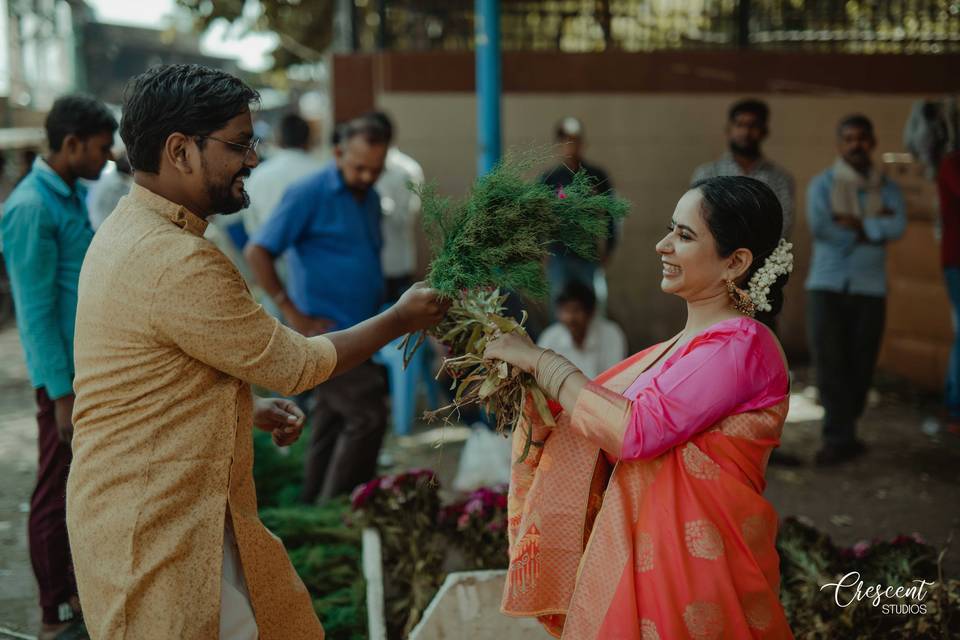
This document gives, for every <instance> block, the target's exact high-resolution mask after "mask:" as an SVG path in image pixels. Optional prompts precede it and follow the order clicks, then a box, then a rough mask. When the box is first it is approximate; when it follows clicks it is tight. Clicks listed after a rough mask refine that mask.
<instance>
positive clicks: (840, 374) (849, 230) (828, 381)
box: [806, 115, 906, 466]
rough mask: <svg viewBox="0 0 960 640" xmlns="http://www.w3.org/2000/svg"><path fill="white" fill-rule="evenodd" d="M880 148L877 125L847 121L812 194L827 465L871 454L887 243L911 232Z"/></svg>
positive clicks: (814, 312) (814, 336) (814, 347)
mask: <svg viewBox="0 0 960 640" xmlns="http://www.w3.org/2000/svg"><path fill="white" fill-rule="evenodd" d="M876 144H877V142H876V139H875V138H874V135H873V124H872V123H871V122H870V120H868V119H867V118H866V117H865V116H862V115H851V116H847V117H846V118H844V119H843V120H841V121H840V124H839V125H838V127H837V151H838V152H839V154H840V157H839V158H837V160H836V161H835V162H834V164H833V166H832V167H830V168H829V169H827V170H826V171H824V172H823V173H821V174H819V175H818V176H815V177H814V178H813V180H811V181H810V186H809V187H808V188H807V222H808V224H809V225H810V233H811V235H812V236H813V257H812V260H811V265H810V273H809V275H808V277H807V282H806V289H807V301H808V319H807V322H808V327H809V331H810V347H811V351H812V354H813V363H814V367H815V368H816V376H817V387H818V388H819V391H820V402H821V404H822V405H823V408H824V411H825V414H824V419H823V448H821V449H820V451H819V452H817V455H816V463H817V464H818V465H820V466H825V465H833V464H839V463H842V462H845V461H848V460H851V459H853V458H855V457H857V456H858V455H860V454H862V453H863V452H864V451H865V446H864V444H863V443H862V442H861V441H860V440H858V439H857V438H856V425H857V420H859V418H860V416H861V415H862V413H863V409H864V405H865V403H866V399H867V392H868V391H869V390H870V383H871V381H872V379H873V370H874V366H875V365H876V360H877V353H878V352H879V350H880V341H881V339H882V338H883V324H884V316H885V312H886V304H885V297H886V294H887V283H886V254H887V250H886V243H887V242H890V241H891V240H896V239H897V238H899V237H901V236H902V235H903V232H904V229H905V228H906V211H905V208H904V203H903V196H902V194H901V193H900V189H899V187H897V185H896V184H894V183H893V182H892V181H891V180H888V179H887V178H885V177H884V176H883V174H882V173H881V172H880V171H879V170H878V169H877V168H876V167H874V166H873V162H872V160H871V154H872V153H873V150H874V148H875V147H876Z"/></svg>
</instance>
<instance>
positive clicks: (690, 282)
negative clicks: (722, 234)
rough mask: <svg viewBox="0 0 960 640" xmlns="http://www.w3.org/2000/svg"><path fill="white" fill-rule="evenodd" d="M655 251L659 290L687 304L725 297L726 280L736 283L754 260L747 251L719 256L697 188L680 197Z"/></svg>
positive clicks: (737, 251) (738, 250) (742, 250)
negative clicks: (660, 272) (660, 273)
mask: <svg viewBox="0 0 960 640" xmlns="http://www.w3.org/2000/svg"><path fill="white" fill-rule="evenodd" d="M656 249H657V253H659V254H660V261H661V264H662V266H663V279H662V280H661V281H660V288H661V289H662V290H663V291H664V292H666V293H672V294H674V295H677V296H680V297H681V298H683V299H684V300H686V301H687V302H695V301H697V300H704V299H708V298H712V297H715V296H717V295H725V294H726V280H728V279H732V280H734V281H737V280H738V279H739V278H740V277H741V276H742V275H743V274H744V273H746V270H747V269H748V268H749V266H750V262H751V261H752V259H753V256H752V254H751V253H750V251H749V250H748V249H737V250H736V251H734V252H733V253H732V254H731V255H729V256H726V257H722V256H721V255H720V254H719V252H718V251H717V242H716V239H715V238H714V237H713V234H712V233H711V232H710V227H709V226H708V225H707V220H706V218H705V217H704V208H703V196H702V195H701V194H700V191H699V190H697V189H691V190H690V191H687V192H686V193H685V194H684V195H683V197H682V198H680V201H679V202H678V203H677V208H676V209H675V210H674V212H673V218H672V219H671V220H670V225H669V232H668V233H667V235H666V236H664V237H663V239H662V240H660V242H658V243H657V247H656ZM741 286H743V285H742V283H741Z"/></svg>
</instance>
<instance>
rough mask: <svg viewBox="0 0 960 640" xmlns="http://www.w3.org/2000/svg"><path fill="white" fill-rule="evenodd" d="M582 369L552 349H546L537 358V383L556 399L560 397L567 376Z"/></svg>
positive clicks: (535, 374)
mask: <svg viewBox="0 0 960 640" xmlns="http://www.w3.org/2000/svg"><path fill="white" fill-rule="evenodd" d="M578 371H580V370H579V369H577V367H576V366H574V364H573V363H571V362H570V361H569V360H567V359H566V358H564V357H563V356H561V355H560V354H558V353H556V352H554V351H552V350H551V349H544V350H543V353H541V354H540V357H539V358H537V367H536V371H535V372H534V377H535V378H536V379H537V384H539V385H540V388H541V389H543V390H544V392H546V394H547V395H548V396H550V397H551V398H554V399H558V398H559V397H560V389H561V388H562V387H563V383H564V382H566V381H567V378H569V377H570V376H572V375H573V374H575V373H577V372H578Z"/></svg>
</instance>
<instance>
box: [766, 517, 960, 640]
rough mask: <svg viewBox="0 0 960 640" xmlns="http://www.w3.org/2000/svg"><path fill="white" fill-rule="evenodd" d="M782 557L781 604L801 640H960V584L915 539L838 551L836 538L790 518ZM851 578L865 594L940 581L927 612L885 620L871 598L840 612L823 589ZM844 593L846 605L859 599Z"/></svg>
mask: <svg viewBox="0 0 960 640" xmlns="http://www.w3.org/2000/svg"><path fill="white" fill-rule="evenodd" d="M777 550H778V551H779V553H780V572H781V590H780V601H781V602H782V604H783V607H784V609H785V610H786V613H787V618H788V620H789V621H790V627H791V628H792V629H793V632H794V634H795V636H796V637H797V638H798V639H802V640H814V639H819V638H831V639H834V640H867V639H868V638H890V639H892V640H913V639H920V640H934V639H939V638H944V639H946V638H955V637H960V613H958V610H960V582H958V581H957V580H944V578H943V576H942V573H941V570H940V569H941V567H940V566H939V558H938V557H937V553H936V550H935V549H934V548H933V547H931V546H930V545H927V544H925V543H923V542H921V541H920V540H919V539H917V538H916V537H909V536H900V537H898V538H895V539H894V540H892V541H889V542H888V541H877V542H874V543H872V544H868V543H865V542H864V543H858V544H857V545H855V546H854V547H852V548H850V549H839V548H837V547H836V546H835V545H834V544H833V542H832V541H831V540H830V538H829V537H828V536H827V535H826V534H824V533H822V532H820V531H817V530H816V529H814V528H813V527H811V526H808V525H805V524H803V523H801V522H799V521H798V520H796V519H793V518H787V519H786V520H785V521H784V522H783V524H782V526H781V528H780V532H779V535H778V537H777ZM851 571H857V572H858V573H859V574H860V580H862V581H863V583H864V589H867V588H868V587H872V586H874V585H877V584H880V585H883V587H888V586H892V587H893V588H894V589H896V588H897V587H899V586H903V587H911V586H916V585H915V584H914V582H913V581H914V580H921V579H923V580H926V581H927V582H928V583H929V582H936V585H935V586H933V587H927V594H928V595H927V597H926V599H925V600H924V601H923V603H922V604H923V605H924V606H925V607H926V613H923V614H902V615H898V614H896V613H889V614H885V613H884V612H883V609H882V605H881V606H880V607H876V606H873V604H872V603H871V602H870V599H869V598H865V599H863V600H855V599H854V600H853V601H852V602H851V604H849V605H848V606H846V607H839V606H837V604H836V602H835V601H834V592H833V591H832V590H831V589H830V588H828V589H826V590H823V591H821V589H820V587H821V585H824V584H829V583H836V582H838V581H840V579H841V578H842V577H843V576H845V575H846V574H848V573H849V572H851ZM854 591H855V589H854V588H850V589H845V590H844V593H843V596H842V597H843V600H842V601H843V602H846V601H847V600H850V599H853V595H854ZM883 603H884V604H890V605H898V604H899V605H910V604H914V605H916V604H918V603H917V602H916V601H915V600H908V599H905V598H900V599H896V598H890V599H884V600H883Z"/></svg>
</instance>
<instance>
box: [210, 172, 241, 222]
mask: <svg viewBox="0 0 960 640" xmlns="http://www.w3.org/2000/svg"><path fill="white" fill-rule="evenodd" d="M249 175H250V169H243V170H241V171H239V172H238V173H237V174H235V175H234V176H233V177H231V178H230V181H229V182H227V183H225V184H216V183H213V182H211V181H209V180H208V181H207V182H206V188H207V198H209V200H210V208H211V209H212V210H213V211H214V212H216V213H221V214H226V213H236V212H237V211H240V210H241V209H246V208H247V207H249V206H250V196H249V194H247V190H246V189H245V188H243V187H241V188H240V197H239V198H238V197H236V196H235V195H233V183H234V182H235V181H236V180H237V178H240V177H245V176H249Z"/></svg>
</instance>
